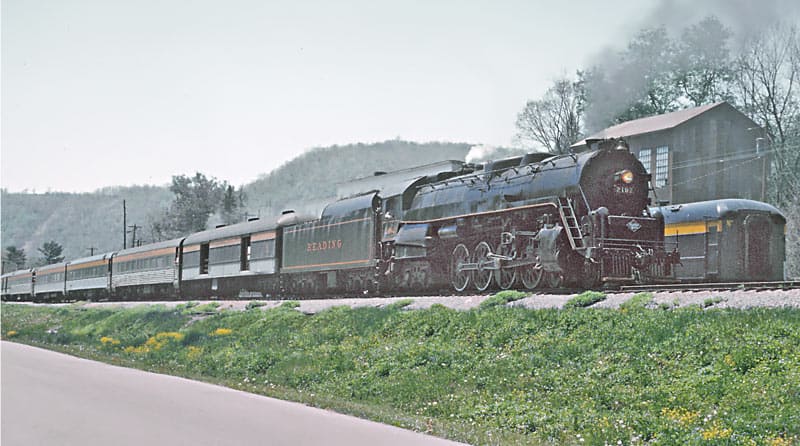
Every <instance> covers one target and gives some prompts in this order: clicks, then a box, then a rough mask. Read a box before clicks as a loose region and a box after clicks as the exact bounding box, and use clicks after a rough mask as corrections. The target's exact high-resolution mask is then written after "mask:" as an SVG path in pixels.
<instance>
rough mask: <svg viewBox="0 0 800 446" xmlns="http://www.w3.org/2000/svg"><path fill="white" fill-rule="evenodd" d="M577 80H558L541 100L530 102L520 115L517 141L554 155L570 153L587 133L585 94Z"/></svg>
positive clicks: (518, 117) (579, 81)
mask: <svg viewBox="0 0 800 446" xmlns="http://www.w3.org/2000/svg"><path fill="white" fill-rule="evenodd" d="M582 89H583V88H582V83H581V80H580V77H579V79H578V80H577V81H571V80H569V79H558V80H556V81H554V82H553V85H552V86H551V87H550V88H548V89H547V91H546V92H545V94H544V96H543V97H542V99H540V100H534V101H528V103H527V104H526V105H525V108H524V109H523V110H522V111H521V112H520V113H519V114H518V115H517V130H518V133H517V138H519V139H520V140H521V141H528V142H533V143H537V144H540V145H541V146H542V147H544V148H545V149H547V151H548V152H551V153H568V152H569V146H570V145H571V144H572V143H574V142H575V141H577V140H579V139H580V138H581V135H582V133H581V131H582V130H583V92H582Z"/></svg>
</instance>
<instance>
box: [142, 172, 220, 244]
mask: <svg viewBox="0 0 800 446" xmlns="http://www.w3.org/2000/svg"><path fill="white" fill-rule="evenodd" d="M169 189H170V191H171V192H172V193H173V194H175V198H174V200H173V201H172V204H171V205H170V207H169V209H168V210H167V211H166V213H165V215H164V216H163V217H162V218H161V219H160V220H159V221H157V222H155V223H153V227H152V228H151V229H152V232H153V234H154V235H155V238H157V239H163V238H173V237H178V236H181V235H186V234H189V233H192V232H199V231H203V230H205V229H206V224H207V223H208V217H209V216H210V215H211V214H212V213H214V211H215V210H216V209H217V208H218V207H219V203H220V201H221V200H222V196H223V193H224V189H223V185H222V184H220V183H219V182H218V181H217V179H216V178H214V177H211V178H208V177H206V176H205V175H204V174H202V173H200V172H197V173H195V175H194V176H193V177H189V176H186V175H175V176H173V177H172V184H171V185H170V188H169Z"/></svg>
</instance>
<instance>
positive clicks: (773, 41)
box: [735, 25, 800, 206]
mask: <svg viewBox="0 0 800 446" xmlns="http://www.w3.org/2000/svg"><path fill="white" fill-rule="evenodd" d="M798 83H800V33H798V29H797V26H796V25H792V26H786V25H776V26H774V27H772V28H769V29H768V30H766V31H765V32H764V33H763V34H761V35H758V36H756V38H754V39H753V40H752V41H750V42H749V43H748V45H747V46H746V48H745V50H744V51H743V52H742V54H741V56H740V57H739V59H738V60H737V65H736V71H735V86H736V93H737V96H738V99H739V102H740V104H741V106H742V108H743V109H744V112H745V113H747V114H748V115H749V116H750V117H751V118H752V119H753V120H754V121H756V122H757V123H758V124H759V125H761V126H762V127H763V128H764V130H765V131H766V132H767V135H769V138H770V140H771V142H772V150H773V152H772V153H773V166H774V169H773V175H772V178H771V181H770V182H771V185H772V194H771V196H772V197H771V198H772V200H773V201H774V203H775V204H777V205H779V206H780V205H786V204H789V203H790V202H791V198H792V197H795V196H797V195H800V174H798V172H800V147H798V143H800V93H798V89H799V88H800V85H798Z"/></svg>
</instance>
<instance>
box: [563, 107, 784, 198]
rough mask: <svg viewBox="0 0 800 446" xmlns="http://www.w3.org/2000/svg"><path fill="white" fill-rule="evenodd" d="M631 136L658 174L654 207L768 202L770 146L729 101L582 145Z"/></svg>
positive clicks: (627, 125) (626, 125) (605, 133)
mask: <svg viewBox="0 0 800 446" xmlns="http://www.w3.org/2000/svg"><path fill="white" fill-rule="evenodd" d="M606 138H625V140H626V141H627V142H628V144H629V145H630V148H631V152H632V153H634V154H636V155H637V156H638V157H639V160H640V161H641V162H642V163H643V164H644V165H645V167H646V168H647V170H648V172H650V174H651V175H652V185H653V187H654V188H655V194H654V196H652V197H651V198H653V203H654V204H656V203H661V204H673V203H689V202H694V201H705V200H716V199H721V198H745V199H751V200H761V201H764V199H765V194H766V181H767V178H768V176H769V165H770V161H769V152H768V149H769V142H768V140H767V139H766V133H765V132H764V130H763V129H762V128H760V127H759V126H758V124H756V123H755V122H754V121H753V120H752V119H750V118H748V117H747V116H745V115H744V114H743V113H742V112H740V111H739V110H737V109H736V108H735V107H733V106H732V105H730V104H728V103H727V102H718V103H716V104H711V105H703V106H700V107H695V108H690V109H686V110H680V111H676V112H672V113H667V114H663V115H657V116H650V117H647V118H642V119H636V120H633V121H628V122H623V123H622V124H618V125H615V126H612V127H609V128H607V129H605V130H602V131H600V132H598V133H595V134H593V135H591V136H588V137H586V138H585V139H583V140H581V141H578V142H577V143H575V144H573V145H572V149H573V150H574V151H578V152H579V151H582V150H586V149H587V148H589V146H590V145H592V140H597V139H606Z"/></svg>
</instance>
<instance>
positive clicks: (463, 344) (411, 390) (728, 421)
mask: <svg viewBox="0 0 800 446" xmlns="http://www.w3.org/2000/svg"><path fill="white" fill-rule="evenodd" d="M518 297H519V296H518V295H508V294H501V295H500V296H499V297H495V298H492V299H491V300H489V301H487V302H486V303H485V305H482V306H481V308H478V309H475V310H471V311H454V310H450V309H446V308H444V307H442V306H434V307H432V308H431V309H429V310H419V311H404V310H403V309H402V307H403V303H399V304H396V305H394V306H390V307H388V308H383V309H375V308H360V309H350V308H344V307H337V308H332V309H329V310H326V311H323V312H321V313H318V314H316V315H311V316H309V315H304V314H302V313H300V312H298V311H296V310H294V306H295V305H293V304H292V303H291V302H287V303H285V304H284V305H283V306H281V307H279V308H275V309H270V310H262V309H259V308H257V306H255V305H254V306H253V308H250V309H249V310H247V311H243V312H233V311H221V312H216V311H213V308H208V307H207V308H204V309H200V310H203V311H200V310H199V309H198V308H197V307H196V306H192V305H191V304H188V305H187V304H184V305H182V306H180V307H179V308H177V309H168V308H166V307H164V306H142V307H137V308H131V309H110V308H85V307H83V306H81V305H80V304H75V305H71V306H66V307H60V308H55V307H45V306H25V305H7V304H3V306H2V334H3V338H5V339H10V340H14V341H17V342H24V343H28V344H32V345H38V346H43V347H46V348H51V349H56V350H60V351H66V352H69V353H73V354H76V355H79V356H84V357H90V358H94V359H100V360H103V361H106V362H111V363H115V364H120V365H125V366H132V367H137V368H141V369H146V370H153V371H157V372H163V373H170V374H178V375H183V376H187V377H191V378H197V379H201V380H205V381H211V382H216V383H221V384H224V385H227V386H231V387H234V388H239V389H243V390H246V391H250V392H256V393H262V394H265V395H270V396H275V397H278V398H283V399H289V400H296V401H301V402H304V403H307V404H311V405H315V406H319V407H325V408H331V409H334V410H337V411H341V412H345V413H350V414H354V415H357V416H361V417H365V418H371V419H375V420H378V421H383V422H387V423H390V424H394V425H398V426H402V427H406V428H411V429H416V430H419V431H426V432H430V433H433V434H435V435H440V436H445V437H449V438H453V439H456V440H461V441H466V442H470V443H476V444H550V443H555V444H599V445H602V444H606V443H608V444H670V445H672V444H768V445H790V444H798V438H799V437H800V311H798V310H792V309H752V310H746V311H742V310H714V309H712V310H702V309H701V308H699V307H693V308H684V309H665V308H663V307H662V308H658V309H646V308H645V305H646V304H647V303H648V301H649V299H648V297H647V296H637V297H635V298H634V299H632V300H631V301H630V302H629V304H628V305H624V306H623V307H622V308H621V309H619V310H601V309H585V308H581V307H582V306H585V305H588V304H589V303H590V302H592V301H595V300H596V299H597V298H598V297H597V296H588V297H587V296H584V297H579V298H576V299H574V300H573V301H572V304H571V305H569V307H570V308H568V309H565V310H535V311H533V310H525V309H521V308H508V307H505V306H504V305H503V304H504V303H505V302H507V301H509V300H513V299H514V298H518ZM209 310H211V311H209ZM197 313H210V314H208V315H207V317H203V318H199V319H198V317H197Z"/></svg>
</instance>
